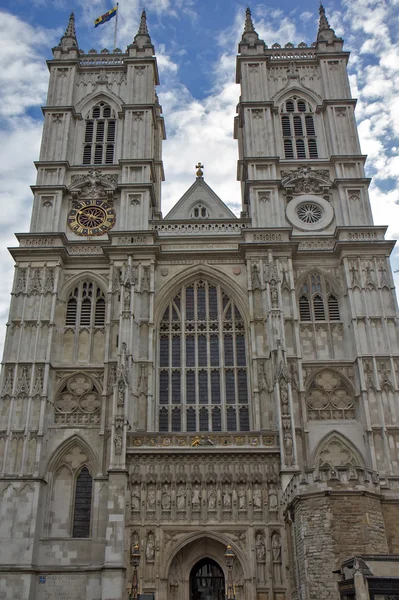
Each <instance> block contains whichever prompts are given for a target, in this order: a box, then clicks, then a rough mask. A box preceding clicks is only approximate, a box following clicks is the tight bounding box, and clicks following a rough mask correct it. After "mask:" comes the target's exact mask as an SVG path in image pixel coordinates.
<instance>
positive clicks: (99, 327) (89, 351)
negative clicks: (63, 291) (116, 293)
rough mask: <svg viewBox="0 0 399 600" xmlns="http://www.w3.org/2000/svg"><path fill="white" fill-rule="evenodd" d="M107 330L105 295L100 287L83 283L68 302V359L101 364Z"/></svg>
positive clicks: (66, 325)
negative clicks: (96, 361) (99, 361)
mask: <svg viewBox="0 0 399 600" xmlns="http://www.w3.org/2000/svg"><path fill="white" fill-rule="evenodd" d="M104 327H105V296H104V293H103V291H102V290H101V288H100V287H99V286H98V285H97V284H96V283H94V282H92V281H81V282H80V283H79V284H78V285H77V286H76V287H75V288H74V289H73V290H72V291H71V293H70V294H69V298H68V301H67V309H66V317H65V337H64V348H63V350H64V358H65V359H67V358H69V360H78V361H84V362H86V361H90V360H96V359H97V358H99V359H100V360H101V359H102V356H101V350H102V348H103V337H104ZM96 340H97V341H96Z"/></svg>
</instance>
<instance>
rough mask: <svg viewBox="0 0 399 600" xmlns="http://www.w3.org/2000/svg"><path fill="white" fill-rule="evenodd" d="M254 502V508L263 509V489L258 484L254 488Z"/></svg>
mask: <svg viewBox="0 0 399 600" xmlns="http://www.w3.org/2000/svg"><path fill="white" fill-rule="evenodd" d="M252 502H253V506H254V510H262V491H261V489H260V488H259V486H258V485H256V486H255V487H254V489H253V494H252Z"/></svg>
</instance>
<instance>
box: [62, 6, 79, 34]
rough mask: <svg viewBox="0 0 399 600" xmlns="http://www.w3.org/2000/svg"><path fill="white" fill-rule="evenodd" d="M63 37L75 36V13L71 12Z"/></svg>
mask: <svg viewBox="0 0 399 600" xmlns="http://www.w3.org/2000/svg"><path fill="white" fill-rule="evenodd" d="M64 37H74V38H76V30H75V15H74V14H73V12H72V13H71V14H70V16H69V21H68V27H67V28H66V29H65V33H64Z"/></svg>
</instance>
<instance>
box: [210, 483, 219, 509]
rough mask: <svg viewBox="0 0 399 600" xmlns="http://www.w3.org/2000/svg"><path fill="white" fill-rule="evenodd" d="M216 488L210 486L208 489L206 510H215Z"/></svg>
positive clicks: (212, 485)
mask: <svg viewBox="0 0 399 600" xmlns="http://www.w3.org/2000/svg"><path fill="white" fill-rule="evenodd" d="M216 500H217V495H216V487H215V485H214V484H211V485H210V486H209V488H208V510H216Z"/></svg>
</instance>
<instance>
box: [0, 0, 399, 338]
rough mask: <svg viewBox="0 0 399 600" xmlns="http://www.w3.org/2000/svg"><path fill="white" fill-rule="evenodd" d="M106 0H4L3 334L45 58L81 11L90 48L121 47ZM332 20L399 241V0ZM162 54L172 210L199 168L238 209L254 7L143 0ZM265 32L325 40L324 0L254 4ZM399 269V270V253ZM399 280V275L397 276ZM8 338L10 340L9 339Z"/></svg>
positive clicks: (131, 27)
mask: <svg viewBox="0 0 399 600" xmlns="http://www.w3.org/2000/svg"><path fill="white" fill-rule="evenodd" d="M112 6H113V3H112V2H105V1H103V0H92V1H91V2H87V1H84V0H52V1H50V0H29V1H27V0H13V2H12V3H11V2H10V1H8V2H5V1H4V0H0V52H1V56H2V62H3V66H2V69H1V72H0V96H1V101H0V161H1V164H2V166H3V168H2V171H1V173H0V203H1V206H2V209H3V210H2V211H1V216H0V233H1V241H2V243H1V248H0V277H1V278H2V282H3V286H2V289H1V290H0V340H1V338H2V337H3V334H4V325H3V324H4V322H5V320H6V318H7V313H8V304H9V291H10V289H11V283H12V276H13V263H12V260H11V258H10V257H9V255H8V253H7V251H6V249H5V247H6V246H10V245H15V238H14V237H13V233H14V232H16V231H18V232H21V231H27V230H28V228H29V218H30V207H31V202H32V195H31V192H30V189H29V186H30V185H32V184H34V182H35V169H34V167H33V161H34V160H37V158H38V156H39V148H40V136H41V127H42V114H41V110H40V106H41V105H43V104H45V101H46V92H47V81H48V74H47V67H46V64H45V61H46V59H49V58H51V48H52V47H53V46H54V45H56V44H57V43H58V41H59V39H60V37H61V35H62V34H63V32H64V30H65V27H66V25H67V22H68V17H69V13H70V12H71V10H73V11H74V13H75V18H76V29H77V36H78V42H79V45H80V47H81V48H82V49H84V50H86V51H87V50H89V49H90V48H96V49H98V50H100V49H102V48H104V47H106V48H108V49H112V47H113V34H114V20H112V21H110V22H109V23H107V24H105V25H103V26H101V27H98V28H97V29H94V26H93V21H94V19H95V18H97V17H98V16H99V15H101V14H102V13H104V12H106V11H107V10H109V9H110V8H112ZM324 6H325V8H326V12H327V16H328V18H329V20H330V24H331V25H332V26H333V27H334V28H335V31H336V33H337V34H338V35H340V36H342V37H343V38H344V39H345V47H344V48H345V49H346V50H350V51H351V59H350V63H349V64H350V67H349V71H350V80H351V85H352V91H353V96H354V97H356V98H358V105H357V110H356V115H357V119H358V125H359V135H360V140H361V146H362V151H363V153H364V154H368V156H369V159H368V162H367V174H368V175H369V176H374V180H373V183H372V185H371V188H370V197H371V202H372V208H373V214H374V218H375V222H376V224H388V225H389V230H388V237H390V238H397V237H399V207H398V205H397V204H396V202H398V200H399V194H398V191H397V190H398V180H399V156H398V147H399V118H398V116H399V97H398V93H397V90H398V89H399V42H398V40H399V18H398V15H399V0H386V1H383V0H357V1H354V0H341V1H340V2H331V1H330V2H326V3H325V4H324ZM144 7H145V8H146V10H147V18H148V25H149V30H150V34H151V37H152V41H153V43H154V45H155V48H156V54H157V57H158V64H159V71H160V77H161V86H160V88H159V90H158V94H159V98H160V102H161V104H162V106H163V112H164V117H165V122H166V131H167V136H168V139H167V141H166V142H165V143H164V164H165V173H166V182H165V184H164V187H163V213H164V214H166V213H167V211H168V210H169V208H170V207H171V206H172V205H173V204H174V203H175V202H176V201H177V200H178V199H179V198H180V196H181V195H182V194H183V193H184V192H185V190H186V189H187V188H188V187H189V185H191V183H192V182H193V180H194V165H195V164H196V162H197V161H198V160H201V161H202V162H203V163H204V164H205V177H206V180H207V182H208V183H209V184H210V185H211V186H212V187H213V188H214V190H215V191H216V193H218V194H219V195H220V197H221V198H222V199H223V200H224V201H225V202H227V203H228V204H229V206H230V207H231V208H232V209H233V210H234V211H236V212H237V211H239V208H240V189H239V185H238V183H237V182H236V181H235V179H236V161H237V147H236V141H235V140H233V119H234V115H235V107H236V104H237V101H238V97H239V88H238V86H237V85H236V84H235V54H236V52H237V44H238V41H239V39H240V36H241V33H242V29H243V23H244V15H245V8H246V3H244V2H234V1H228V0H215V1H213V2H211V1H210V0H202V1H201V2H198V1H194V0H184V1H183V0H149V1H147V2H145V5H144ZM250 7H251V10H252V15H253V19H254V22H255V26H256V29H257V31H258V33H259V34H260V36H261V37H262V38H263V39H264V40H265V42H266V43H267V44H268V45H271V44H273V43H274V42H279V43H280V44H281V45H284V44H286V43H287V42H292V43H294V44H295V45H297V44H298V43H299V42H301V41H304V42H306V43H307V44H311V43H312V42H313V41H314V40H315V37H316V32H317V21H318V2H316V1H313V2H310V1H307V0H305V1H303V2H301V3H295V2H292V0H279V2H276V1H274V2H271V1H269V2H264V3H259V2H254V3H253V2H250ZM142 8H143V2H142V1H140V2H139V1H138V0H121V2H120V14H119V34H118V42H117V45H118V46H119V47H120V48H121V49H122V50H125V48H126V45H127V44H129V43H130V42H131V41H132V39H133V37H134V35H135V33H136V31H137V28H138V22H139V18H140V12H141V9H142ZM393 265H394V268H396V269H399V252H398V249H395V251H394V256H393ZM397 284H399V280H398V281H397ZM0 343H1V342H0Z"/></svg>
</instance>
